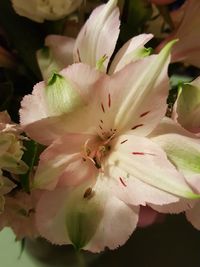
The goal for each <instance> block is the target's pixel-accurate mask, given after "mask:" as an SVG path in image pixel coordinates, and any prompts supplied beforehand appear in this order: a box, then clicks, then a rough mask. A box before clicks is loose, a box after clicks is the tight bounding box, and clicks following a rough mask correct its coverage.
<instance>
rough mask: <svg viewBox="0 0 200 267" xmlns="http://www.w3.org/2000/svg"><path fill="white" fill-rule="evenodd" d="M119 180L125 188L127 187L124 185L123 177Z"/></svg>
mask: <svg viewBox="0 0 200 267" xmlns="http://www.w3.org/2000/svg"><path fill="white" fill-rule="evenodd" d="M119 180H120V182H121V183H122V185H123V186H125V187H127V185H126V184H125V183H124V181H123V179H122V177H119Z"/></svg>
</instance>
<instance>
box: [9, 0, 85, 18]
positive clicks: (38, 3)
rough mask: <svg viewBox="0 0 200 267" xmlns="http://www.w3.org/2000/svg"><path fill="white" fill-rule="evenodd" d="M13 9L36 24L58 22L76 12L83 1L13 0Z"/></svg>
mask: <svg viewBox="0 0 200 267" xmlns="http://www.w3.org/2000/svg"><path fill="white" fill-rule="evenodd" d="M12 3H13V8H14V9H15V11H16V12H17V14H19V15H20V16H24V17H27V18H29V19H31V20H34V21H36V22H43V21H44V20H58V19H61V18H63V17H65V16H66V15H68V14H70V13H72V12H73V11H75V10H76V9H77V8H78V7H79V6H80V5H81V3H82V0H76V1H74V0H56V1H55V0H29V1H26V0H25V1H24V0H12Z"/></svg>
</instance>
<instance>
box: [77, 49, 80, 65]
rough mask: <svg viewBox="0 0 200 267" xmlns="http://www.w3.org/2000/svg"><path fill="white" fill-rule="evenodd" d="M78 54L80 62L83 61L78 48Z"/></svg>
mask: <svg viewBox="0 0 200 267" xmlns="http://www.w3.org/2000/svg"><path fill="white" fill-rule="evenodd" d="M77 55H78V62H81V56H80V51H79V49H77Z"/></svg>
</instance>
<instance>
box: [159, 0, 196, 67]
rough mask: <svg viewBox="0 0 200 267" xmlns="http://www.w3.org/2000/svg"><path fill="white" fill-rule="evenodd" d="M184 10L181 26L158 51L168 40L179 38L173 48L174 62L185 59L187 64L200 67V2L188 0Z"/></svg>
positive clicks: (160, 46)
mask: <svg viewBox="0 0 200 267" xmlns="http://www.w3.org/2000/svg"><path fill="white" fill-rule="evenodd" d="M184 10H185V14H184V16H183V18H182V20H181V21H180V24H179V26H178V27H177V29H176V30H175V31H174V32H173V33H172V34H171V35H170V36H169V37H168V38H167V39H166V40H164V41H163V42H162V43H161V44H160V45H159V47H158V48H157V51H159V50H160V49H161V48H162V47H163V45H164V44H165V43H166V42H169V41H170V40H172V39H174V38H177V39H179V42H178V43H177V44H176V45H175V46H174V48H173V49H172V62H177V61H183V62H185V63H187V64H191V65H194V66H196V67H200V38H199V24H200V16H199V12H200V2H199V1H196V0H188V1H187V2H186V5H185V7H184Z"/></svg>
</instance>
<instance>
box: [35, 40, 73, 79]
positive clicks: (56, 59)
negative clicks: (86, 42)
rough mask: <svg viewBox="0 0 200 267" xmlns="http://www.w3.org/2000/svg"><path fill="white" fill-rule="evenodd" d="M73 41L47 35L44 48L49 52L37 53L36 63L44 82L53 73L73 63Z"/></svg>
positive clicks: (41, 51) (39, 51)
mask: <svg viewBox="0 0 200 267" xmlns="http://www.w3.org/2000/svg"><path fill="white" fill-rule="evenodd" d="M74 43H75V40H74V39H73V38H70V37H66V36H61V35H48V36H47V37H46V39H45V46H47V47H48V49H49V51H48V53H47V54H46V51H45V50H43V49H41V50H38V51H37V61H38V64H39V67H40V70H41V72H42V75H43V78H44V80H46V81H47V80H48V79H49V78H50V77H51V75H52V73H53V72H55V71H56V72H59V71H61V70H62V69H64V68H66V67H67V66H68V65H71V64H72V63H73V48H74Z"/></svg>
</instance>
